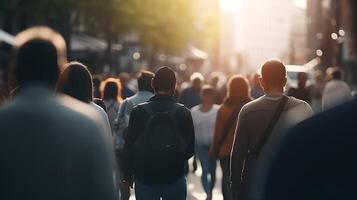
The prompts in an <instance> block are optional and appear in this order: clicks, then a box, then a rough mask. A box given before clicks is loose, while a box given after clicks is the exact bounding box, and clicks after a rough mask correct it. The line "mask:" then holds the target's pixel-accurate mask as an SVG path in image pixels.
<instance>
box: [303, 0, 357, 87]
mask: <svg viewBox="0 0 357 200" xmlns="http://www.w3.org/2000/svg"><path fill="white" fill-rule="evenodd" d="M352 3H353V0H308V1H307V16H308V26H307V27H308V52H309V53H308V56H309V58H314V57H316V56H319V57H320V59H321V62H320V68H321V69H322V70H324V69H326V68H327V67H331V66H340V67H341V68H342V69H344V71H345V79H346V80H347V81H348V82H349V83H350V84H356V83H357V64H356V52H355V50H354V48H353V44H354V40H353V37H352V26H353V24H354V23H356V22H354V18H353V17H352V14H353V12H352V10H351V8H352V6H351V5H352ZM354 3H355V2H354Z"/></svg>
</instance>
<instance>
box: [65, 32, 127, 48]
mask: <svg viewBox="0 0 357 200" xmlns="http://www.w3.org/2000/svg"><path fill="white" fill-rule="evenodd" d="M106 49H107V43H106V42H104V41H102V40H100V39H97V38H93V37H90V36H88V35H84V34H72V37H71V50H72V51H73V52H76V51H94V52H103V51H105V50H106ZM112 50H113V51H120V50H122V45H121V44H113V45H112Z"/></svg>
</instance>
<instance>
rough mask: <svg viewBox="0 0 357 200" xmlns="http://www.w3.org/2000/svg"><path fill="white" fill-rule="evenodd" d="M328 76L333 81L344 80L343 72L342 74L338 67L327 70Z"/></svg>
mask: <svg viewBox="0 0 357 200" xmlns="http://www.w3.org/2000/svg"><path fill="white" fill-rule="evenodd" d="M327 74H328V75H329V76H330V78H332V79H333V80H341V79H342V72H341V70H340V68H338V67H329V68H328V69H327Z"/></svg>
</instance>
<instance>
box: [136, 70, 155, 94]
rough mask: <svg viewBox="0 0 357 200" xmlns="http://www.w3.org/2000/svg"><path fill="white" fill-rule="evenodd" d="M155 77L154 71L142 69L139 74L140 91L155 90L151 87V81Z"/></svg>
mask: <svg viewBox="0 0 357 200" xmlns="http://www.w3.org/2000/svg"><path fill="white" fill-rule="evenodd" d="M153 78H154V73H152V72H149V71H141V72H140V74H139V76H138V89H139V91H148V92H154V90H153V89H152V87H151V81H152V79H153Z"/></svg>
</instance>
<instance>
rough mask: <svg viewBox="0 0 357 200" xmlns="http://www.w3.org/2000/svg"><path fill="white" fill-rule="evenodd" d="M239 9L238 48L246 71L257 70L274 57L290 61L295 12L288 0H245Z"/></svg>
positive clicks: (237, 16)
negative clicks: (293, 15) (293, 12)
mask: <svg viewBox="0 0 357 200" xmlns="http://www.w3.org/2000/svg"><path fill="white" fill-rule="evenodd" d="M240 2H241V3H239V5H238V11H237V12H236V16H235V18H236V28H235V31H236V41H235V50H236V52H237V53H238V55H240V56H239V57H238V58H239V59H241V60H239V62H238V63H239V64H240V65H242V66H239V68H240V69H241V72H242V73H249V72H252V71H255V70H257V69H258V68H259V67H260V66H261V64H262V63H263V62H264V61H265V60H267V59H269V58H272V57H275V58H279V59H281V60H283V61H284V62H289V61H290V58H291V55H290V48H291V44H290V42H291V27H292V11H293V8H294V5H293V3H292V1H290V0H289V1H287V0H249V1H248V0H244V1H240Z"/></svg>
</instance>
